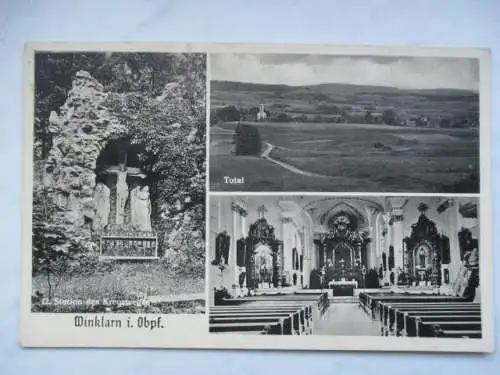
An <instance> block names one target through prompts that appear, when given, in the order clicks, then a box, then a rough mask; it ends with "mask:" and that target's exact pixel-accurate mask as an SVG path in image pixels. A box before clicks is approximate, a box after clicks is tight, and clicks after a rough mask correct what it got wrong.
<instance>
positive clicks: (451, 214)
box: [445, 199, 462, 281]
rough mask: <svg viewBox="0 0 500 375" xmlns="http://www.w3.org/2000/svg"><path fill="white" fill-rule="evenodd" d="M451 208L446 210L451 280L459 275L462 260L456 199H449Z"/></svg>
mask: <svg viewBox="0 0 500 375" xmlns="http://www.w3.org/2000/svg"><path fill="white" fill-rule="evenodd" d="M448 204H449V208H448V209H447V210H446V212H445V213H446V216H445V217H446V221H447V223H448V230H447V232H448V233H447V234H448V236H449V237H450V264H449V266H448V267H449V272H450V281H451V280H454V279H455V278H456V277H457V274H458V270H459V269H460V265H461V263H462V260H461V259H460V242H459V241H458V232H459V231H460V224H461V223H460V212H459V211H458V209H459V207H458V206H459V205H458V204H457V202H456V201H455V200H454V199H448Z"/></svg>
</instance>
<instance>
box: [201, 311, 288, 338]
mask: <svg viewBox="0 0 500 375" xmlns="http://www.w3.org/2000/svg"><path fill="white" fill-rule="evenodd" d="M275 323H279V326H277V327H276V330H271V333H272V334H279V335H291V334H292V328H291V327H292V317H291V316H290V315H288V316H282V315H278V314H271V315H267V316H240V315H238V314H233V315H229V316H225V317H215V316H211V317H210V327H212V328H213V329H214V330H216V329H219V330H220V329H222V327H223V329H227V330H229V329H230V328H235V329H238V330H244V329H245V328H246V327H249V326H248V324H257V325H258V326H259V327H260V325H261V324H263V325H264V326H266V325H271V326H272V325H274V324H275ZM212 332H213V331H212Z"/></svg>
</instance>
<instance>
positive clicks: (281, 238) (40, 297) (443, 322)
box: [21, 43, 494, 352]
mask: <svg viewBox="0 0 500 375" xmlns="http://www.w3.org/2000/svg"><path fill="white" fill-rule="evenodd" d="M25 77H26V80H25V97H24V103H25V124H24V127H25V133H24V155H25V160H24V183H23V189H24V190H23V198H24V199H23V205H24V206H23V248H22V259H23V265H22V266H23V268H22V269H23V284H22V285H23V288H22V298H21V300H22V306H21V307H22V310H21V312H22V324H21V343H22V345H23V346H28V347H151V348H153V347H154V348H212V349H278V350H369V351H370V350H384V351H443V352H444V351H447V352H491V351H493V349H494V321H493V311H494V301H493V295H494V291H493V267H492V264H493V251H492V249H493V248H492V238H491V237H492V205H491V171H490V162H491V154H490V153H491V147H490V143H489V142H490V133H491V117H490V111H491V88H490V80H491V78H490V54H489V52H488V51H487V50H482V49H458V48H424V47H376V46H325V45H286V44H284V45H273V44H195V43H194V44H185V43H97V44H96V43H30V44H28V45H27V47H26V59H25Z"/></svg>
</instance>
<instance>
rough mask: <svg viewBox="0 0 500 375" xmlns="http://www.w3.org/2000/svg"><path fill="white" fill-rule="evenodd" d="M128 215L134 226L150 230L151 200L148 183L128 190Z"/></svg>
mask: <svg viewBox="0 0 500 375" xmlns="http://www.w3.org/2000/svg"><path fill="white" fill-rule="evenodd" d="M130 216H131V217H130V219H131V223H132V225H133V226H134V228H136V229H138V230H143V231H150V230H151V200H150V199H149V187H148V185H144V186H137V187H135V188H134V189H132V191H131V192H130Z"/></svg>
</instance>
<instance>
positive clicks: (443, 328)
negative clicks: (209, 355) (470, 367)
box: [209, 194, 484, 340]
mask: <svg viewBox="0 0 500 375" xmlns="http://www.w3.org/2000/svg"><path fill="white" fill-rule="evenodd" d="M478 204H479V200H478V198H476V197H454V196H417V197H415V196H316V195H305V196H304V195H286V196H283V195H244V194H242V195H231V196H226V195H224V196H211V197H210V222H209V223H210V261H211V262H210V264H211V265H210V271H209V278H210V295H209V298H210V300H209V303H210V307H209V319H210V321H209V331H210V332H211V333H213V334H223V333H226V334H229V333H232V334H254V335H299V336H300V335H332V336H391V337H406V338H408V337H409V338H436V339H451V338H453V339H456V340H461V339H464V338H468V339H480V338H481V337H482V330H483V325H482V316H484V315H482V314H483V311H482V309H481V305H482V303H481V301H482V299H481V277H480V267H479V263H480V262H479V259H480V253H481V251H484V249H482V248H481V243H480V241H479V238H480V236H479V222H480V218H479V215H478V211H479V205H478ZM480 249H482V250H481V251H480Z"/></svg>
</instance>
